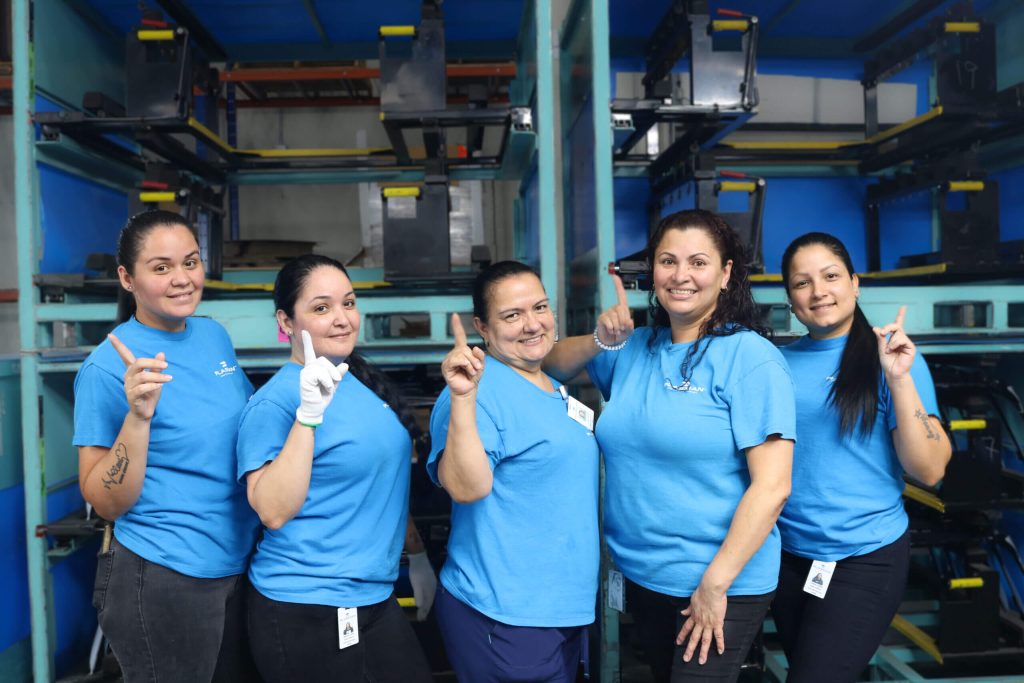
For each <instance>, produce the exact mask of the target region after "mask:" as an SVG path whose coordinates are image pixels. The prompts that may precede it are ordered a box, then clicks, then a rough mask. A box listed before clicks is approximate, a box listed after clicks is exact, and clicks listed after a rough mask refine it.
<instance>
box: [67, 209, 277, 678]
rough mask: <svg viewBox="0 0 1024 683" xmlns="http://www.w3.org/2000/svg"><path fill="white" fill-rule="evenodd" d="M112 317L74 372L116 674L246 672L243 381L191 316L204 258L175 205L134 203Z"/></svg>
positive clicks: (120, 253)
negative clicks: (240, 477)
mask: <svg viewBox="0 0 1024 683" xmlns="http://www.w3.org/2000/svg"><path fill="white" fill-rule="evenodd" d="M117 260H118V276H119V279H120V284H121V287H122V292H121V294H122V299H121V305H120V306H119V312H118V319H119V322H120V324H119V325H118V326H117V327H116V328H115V329H114V332H113V333H112V334H111V335H110V336H109V338H108V340H107V341H105V342H104V343H102V344H100V345H99V346H98V347H97V348H96V349H95V350H94V351H93V352H92V353H91V354H89V357H88V358H87V359H86V360H85V362H84V363H83V364H82V367H81V369H80V370H79V371H78V375H77V376H76V377H75V434H74V444H75V445H76V446H78V453H79V483H80V485H81V489H82V495H83V496H84V497H85V499H86V500H87V501H88V502H89V503H91V504H92V506H93V508H94V509H95V510H96V512H97V513H99V515H100V516H102V517H103V518H104V519H107V520H111V521H114V520H116V525H115V527H114V533H113V538H112V540H111V541H110V542H109V545H108V544H106V542H105V546H104V548H103V549H102V551H101V554H100V558H99V567H98V570H97V576H96V589H95V591H94V595H93V603H94V605H95V607H96V608H97V610H98V615H99V622H100V625H101V627H102V628H103V632H104V634H105V635H106V636H107V638H108V639H109V641H110V645H111V648H112V649H113V651H114V654H115V656H116V657H117V659H118V661H119V663H120V665H121V669H122V672H123V674H124V678H125V681H127V683H134V682H136V681H140V682H141V681H153V680H168V681H181V682H183V683H191V682H193V681H194V682H196V683H207V682H208V681H211V680H218V681H236V680H243V679H246V678H251V671H252V670H251V668H249V657H248V647H247V645H246V640H245V608H244V602H243V600H244V595H245V591H244V585H245V567H246V564H247V561H248V558H249V554H250V553H251V552H252V548H253V545H254V543H255V540H256V532H257V529H258V524H259V521H258V519H257V518H256V516H255V515H254V514H253V513H252V511H251V510H250V509H249V507H248V505H247V504H246V501H245V491H244V489H242V487H240V486H238V484H237V481H236V480H235V476H234V469H235V458H234V450H235V438H236V435H237V431H238V417H239V415H240V414H241V412H242V408H243V407H244V406H245V403H246V401H247V400H248V398H249V396H250V395H251V394H252V385H251V384H250V383H249V380H248V379H247V378H246V376H245V373H244V372H243V371H242V370H241V368H239V367H238V362H237V361H236V359H235V352H234V349H233V348H232V346H231V340H230V339H229V337H228V335H227V332H225V330H224V328H223V327H221V326H220V325H219V324H218V323H216V322H214V321H213V320H209V319H207V318H199V317H195V316H194V313H195V311H196V307H197V306H198V305H199V301H200V297H201V295H202V291H203V277H204V271H203V263H202V261H201V260H200V255H199V245H198V243H197V242H196V238H195V234H194V233H193V231H192V229H191V228H190V227H189V226H188V225H187V224H186V223H185V222H184V220H183V219H182V217H181V216H179V215H177V214H174V213H171V212H168V211H147V212H145V213H141V214H138V215H136V216H134V217H132V218H131V219H130V220H129V221H128V223H127V224H126V225H125V227H124V228H123V229H122V231H121V234H120V237H119V239H118V248H117Z"/></svg>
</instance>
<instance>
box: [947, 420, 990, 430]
mask: <svg viewBox="0 0 1024 683" xmlns="http://www.w3.org/2000/svg"><path fill="white" fill-rule="evenodd" d="M986 427H988V421H987V420H950V421H949V428H950V429H951V430H953V431H960V430H965V431H966V430H968V429H985V428H986Z"/></svg>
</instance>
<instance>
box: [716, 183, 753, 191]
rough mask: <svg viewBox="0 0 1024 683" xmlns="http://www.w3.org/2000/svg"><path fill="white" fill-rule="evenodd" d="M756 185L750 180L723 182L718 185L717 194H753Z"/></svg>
mask: <svg viewBox="0 0 1024 683" xmlns="http://www.w3.org/2000/svg"><path fill="white" fill-rule="evenodd" d="M755 190H757V183H755V182H753V181H750V180H723V181H722V182H720V183H719V184H718V191H719V192H754V191H755Z"/></svg>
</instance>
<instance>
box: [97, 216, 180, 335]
mask: <svg viewBox="0 0 1024 683" xmlns="http://www.w3.org/2000/svg"><path fill="white" fill-rule="evenodd" d="M178 225H180V226H182V227H184V228H187V229H188V231H189V232H191V233H192V236H193V237H196V231H195V228H193V227H192V226H191V225H189V224H188V222H187V221H186V220H185V217H184V216H182V215H181V214H177V213H174V212H173V211H164V210H162V209H153V210H152V211H143V212H142V213H137V214H135V215H134V216H132V217H131V218H129V219H128V221H127V222H126V223H125V224H124V227H123V228H121V233H120V234H119V235H118V236H117V265H119V266H124V269H125V270H126V271H128V274H129V275H132V276H134V275H135V262H136V261H138V260H139V252H140V251H142V245H143V244H144V243H145V241H146V237H148V236H149V233H151V232H153V230H155V229H157V228H167V227H175V226H178ZM198 239H199V238H198V237H196V241H197V242H198ZM133 315H135V296H134V295H133V294H131V293H129V292H127V291H126V290H125V288H124V287H118V290H117V324H118V325H120V324H121V323H123V322H124V321H126V320H128V319H129V318H131V317H132V316H133Z"/></svg>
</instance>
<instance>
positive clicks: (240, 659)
mask: <svg viewBox="0 0 1024 683" xmlns="http://www.w3.org/2000/svg"><path fill="white" fill-rule="evenodd" d="M246 584H247V581H246V578H245V575H244V574H240V575H237V576H227V577H224V578H220V579H198V578H195V577H192V576H186V575H185V574H179V573H178V572H176V571H174V570H173V569H168V568H167V567H164V566H161V565H159V564H155V563H153V562H150V561H149V560H145V559H143V558H141V557H139V556H138V555H136V554H135V553H133V552H132V551H130V550H128V549H127V548H125V547H124V546H123V545H121V544H120V543H119V542H118V541H117V539H116V538H115V539H113V541H112V542H111V545H110V550H109V551H108V552H106V553H101V554H100V556H99V563H98V565H97V568H96V585H95V588H94V590H93V599H92V600H93V606H94V607H95V608H96V610H97V614H98V616H99V622H100V627H101V628H102V629H103V633H104V635H106V637H107V640H109V641H110V647H111V649H112V650H113V651H114V655H115V656H116V657H117V661H118V663H120V665H121V671H122V673H123V674H124V680H125V683H209V682H210V681H217V682H218V683H229V682H231V681H253V680H255V681H258V680H259V678H258V676H257V674H256V673H255V669H254V668H253V666H252V660H251V657H250V656H249V647H248V643H247V640H246V634H245V586H246Z"/></svg>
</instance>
